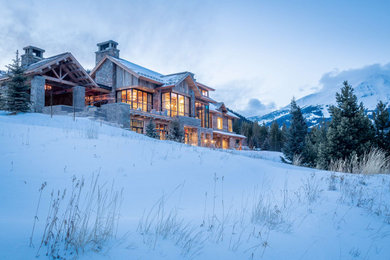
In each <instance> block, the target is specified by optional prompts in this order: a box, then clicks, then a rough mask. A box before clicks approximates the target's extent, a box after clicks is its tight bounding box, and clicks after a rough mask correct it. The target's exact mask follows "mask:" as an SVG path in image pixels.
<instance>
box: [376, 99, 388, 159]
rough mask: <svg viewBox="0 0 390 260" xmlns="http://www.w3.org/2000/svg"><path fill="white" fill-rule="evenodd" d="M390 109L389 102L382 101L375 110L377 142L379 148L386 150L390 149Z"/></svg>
mask: <svg viewBox="0 0 390 260" xmlns="http://www.w3.org/2000/svg"><path fill="white" fill-rule="evenodd" d="M389 116H390V115H389V111H388V110H387V103H383V102H382V101H380V102H379V103H378V104H377V106H376V111H375V112H374V127H375V143H376V145H377V146H378V148H380V149H383V150H385V151H388V152H389V151H390V147H389V146H390V143H389V142H388V138H387V134H386V133H387V132H388V131H389V128H390V120H389Z"/></svg>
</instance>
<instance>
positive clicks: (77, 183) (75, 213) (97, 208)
mask: <svg viewBox="0 0 390 260" xmlns="http://www.w3.org/2000/svg"><path fill="white" fill-rule="evenodd" d="M98 180H99V175H96V176H93V177H92V179H91V182H90V184H89V185H88V186H85V181H84V179H83V178H82V179H77V178H76V177H73V179H72V188H71V190H70V192H67V190H66V189H64V190H62V191H61V190H58V191H56V192H55V191H52V192H51V199H50V205H49V210H48V213H47V217H46V223H45V228H44V231H43V234H42V238H41V243H40V246H39V248H38V251H37V256H39V254H40V252H41V250H43V248H45V255H46V256H49V257H50V258H53V259H67V258H69V257H75V256H77V255H79V254H80V253H83V252H85V251H87V250H92V251H95V252H99V251H101V250H102V249H103V248H104V244H105V243H106V242H107V241H109V240H110V239H112V238H114V237H115V235H116V232H117V223H118V220H119V215H120V212H119V210H120V204H121V201H122V191H116V190H115V189H114V185H113V184H112V185H111V186H110V187H108V186H107V185H106V184H100V183H99V181H98Z"/></svg>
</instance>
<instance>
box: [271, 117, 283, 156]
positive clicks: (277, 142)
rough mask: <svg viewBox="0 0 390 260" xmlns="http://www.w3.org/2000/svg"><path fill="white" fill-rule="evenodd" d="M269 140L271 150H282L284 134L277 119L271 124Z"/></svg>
mask: <svg viewBox="0 0 390 260" xmlns="http://www.w3.org/2000/svg"><path fill="white" fill-rule="evenodd" d="M268 142H269V146H270V148H269V149H270V150H271V151H277V152H280V151H281V149H282V143H283V134H282V131H281V130H280V129H279V124H278V122H276V121H273V122H272V124H271V128H270V130H269V136H268Z"/></svg>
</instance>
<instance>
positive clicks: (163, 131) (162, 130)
mask: <svg viewBox="0 0 390 260" xmlns="http://www.w3.org/2000/svg"><path fill="white" fill-rule="evenodd" d="M156 131H157V133H158V135H159V136H160V140H166V139H167V137H168V126H167V125H164V124H156Z"/></svg>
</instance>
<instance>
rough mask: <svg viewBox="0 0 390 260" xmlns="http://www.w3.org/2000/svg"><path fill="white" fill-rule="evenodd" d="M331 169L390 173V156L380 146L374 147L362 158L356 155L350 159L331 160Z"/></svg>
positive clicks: (366, 172)
mask: <svg viewBox="0 0 390 260" xmlns="http://www.w3.org/2000/svg"><path fill="white" fill-rule="evenodd" d="M329 170H330V171H335V172H346V173H362V174H381V173H387V174H388V173H390V157H387V156H386V153H385V152H384V151H383V150H381V149H378V148H373V149H371V150H370V151H369V152H367V153H365V154H364V155H363V156H362V157H361V158H358V157H357V156H356V155H354V156H351V158H349V159H345V160H343V159H340V160H335V161H331V163H330V164H329Z"/></svg>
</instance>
